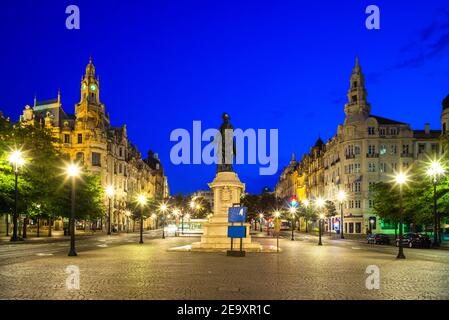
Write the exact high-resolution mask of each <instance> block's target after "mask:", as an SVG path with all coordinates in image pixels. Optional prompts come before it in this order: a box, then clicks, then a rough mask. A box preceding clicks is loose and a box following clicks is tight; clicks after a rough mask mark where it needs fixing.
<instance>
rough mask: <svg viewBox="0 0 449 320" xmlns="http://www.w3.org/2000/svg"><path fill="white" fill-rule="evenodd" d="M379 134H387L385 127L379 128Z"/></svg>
mask: <svg viewBox="0 0 449 320" xmlns="http://www.w3.org/2000/svg"><path fill="white" fill-rule="evenodd" d="M379 134H380V135H381V136H385V134H386V130H385V128H380V129H379Z"/></svg>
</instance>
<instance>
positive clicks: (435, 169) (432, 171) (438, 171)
mask: <svg viewBox="0 0 449 320" xmlns="http://www.w3.org/2000/svg"><path fill="white" fill-rule="evenodd" d="M445 173H446V170H445V169H444V168H443V166H442V165H441V163H440V162H439V161H432V162H431V163H430V166H429V168H428V169H427V175H428V176H429V177H430V178H431V179H432V184H433V217H434V224H433V245H434V246H435V247H439V246H440V237H439V233H440V217H439V214H438V212H437V185H438V183H439V182H440V178H441V176H442V175H444V174H445Z"/></svg>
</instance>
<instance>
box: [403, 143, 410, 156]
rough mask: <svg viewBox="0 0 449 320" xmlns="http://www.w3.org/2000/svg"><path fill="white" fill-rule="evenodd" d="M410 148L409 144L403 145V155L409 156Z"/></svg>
mask: <svg viewBox="0 0 449 320" xmlns="http://www.w3.org/2000/svg"><path fill="white" fill-rule="evenodd" d="M408 151H409V147H408V144H404V145H402V154H409V152H408Z"/></svg>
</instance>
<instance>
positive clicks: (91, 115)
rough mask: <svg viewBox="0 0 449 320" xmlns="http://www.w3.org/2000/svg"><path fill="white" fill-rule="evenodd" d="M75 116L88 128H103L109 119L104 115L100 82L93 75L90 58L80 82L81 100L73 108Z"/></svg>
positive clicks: (93, 68)
mask: <svg viewBox="0 0 449 320" xmlns="http://www.w3.org/2000/svg"><path fill="white" fill-rule="evenodd" d="M75 115H76V118H77V119H78V120H82V121H83V122H84V123H86V122H89V126H92V124H94V125H95V126H100V127H105V126H108V125H109V117H108V116H107V115H106V114H105V107H104V104H103V103H101V101H100V81H99V80H98V78H97V77H96V75H95V66H94V64H93V62H92V58H90V60H89V64H88V65H87V67H86V73H85V75H84V76H83V78H82V80H81V99H80V102H79V103H78V104H76V106H75Z"/></svg>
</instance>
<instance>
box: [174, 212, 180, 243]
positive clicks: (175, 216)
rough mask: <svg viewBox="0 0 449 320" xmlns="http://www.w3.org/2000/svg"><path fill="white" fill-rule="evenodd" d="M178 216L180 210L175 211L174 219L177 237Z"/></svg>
mask: <svg viewBox="0 0 449 320" xmlns="http://www.w3.org/2000/svg"><path fill="white" fill-rule="evenodd" d="M178 215H179V210H178V209H176V208H175V209H174V210H173V219H174V220H175V226H176V231H175V237H177V236H178V224H177V222H178Z"/></svg>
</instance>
